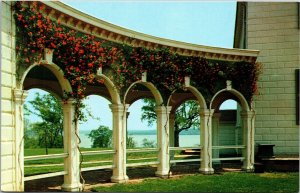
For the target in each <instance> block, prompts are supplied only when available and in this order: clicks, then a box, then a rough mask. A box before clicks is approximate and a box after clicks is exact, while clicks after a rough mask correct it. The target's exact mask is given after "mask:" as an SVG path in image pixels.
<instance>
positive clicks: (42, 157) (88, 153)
mask: <svg viewBox="0 0 300 193" xmlns="http://www.w3.org/2000/svg"><path fill="white" fill-rule="evenodd" d="M114 153H115V151H114V150H99V151H84V152H81V155H82V156H91V155H109V154H114ZM68 156H69V154H68V153H60V154H49V155H35V156H26V157H24V161H36V160H48V159H57V158H66V157H68ZM105 162H108V163H109V162H112V161H106V160H105V161H95V162H83V164H97V163H98V164H99V163H105ZM58 165H59V166H63V165H64V164H63V163H60V164H50V163H49V164H43V165H41V166H40V167H46V166H48V167H51V166H58ZM25 167H30V165H28V166H25ZM25 167H24V168H25ZM35 167H38V165H37V166H35ZM111 168H113V165H112V164H110V165H102V166H93V167H84V168H82V169H81V171H92V170H98V169H111ZM66 174H68V172H67V171H59V172H51V173H45V174H38V175H32V176H26V177H24V181H29V180H36V179H42V178H49V177H55V176H61V175H66Z"/></svg>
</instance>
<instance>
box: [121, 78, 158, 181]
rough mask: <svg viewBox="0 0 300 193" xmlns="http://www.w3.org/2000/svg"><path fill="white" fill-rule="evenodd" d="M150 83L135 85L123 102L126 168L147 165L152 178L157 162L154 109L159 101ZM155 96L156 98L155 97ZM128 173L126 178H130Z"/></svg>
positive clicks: (156, 132) (156, 133)
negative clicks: (124, 110) (125, 125)
mask: <svg viewBox="0 0 300 193" xmlns="http://www.w3.org/2000/svg"><path fill="white" fill-rule="evenodd" d="M153 92H155V90H154V87H153V85H150V83H142V84H139V83H137V84H135V85H133V86H132V87H130V90H128V92H127V95H126V98H125V100H124V101H125V102H126V104H130V106H129V108H128V113H127V150H126V152H127V166H129V167H130V166H137V165H149V166H150V167H151V169H150V170H151V171H152V172H151V173H149V175H150V176H154V175H155V174H154V173H155V168H154V167H152V165H157V164H158V163H159V162H158V149H157V147H158V141H159V139H158V131H157V114H156V111H155V107H156V106H157V104H160V103H161V101H157V99H160V98H161V97H158V96H160V95H159V93H158V91H157V93H155V94H154V93H153ZM155 95H156V97H155ZM132 175H134V174H131V173H130V172H129V173H128V177H129V178H130V177H132Z"/></svg>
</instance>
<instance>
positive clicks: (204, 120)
mask: <svg viewBox="0 0 300 193" xmlns="http://www.w3.org/2000/svg"><path fill="white" fill-rule="evenodd" d="M213 112H214V110H206V109H201V110H200V119H201V121H200V125H201V126H200V130H201V132H200V137H201V140H200V142H201V146H202V149H201V159H202V161H201V166H200V169H199V171H200V172H201V173H203V174H213V173H214V169H213V168H212V133H211V127H212V115H213Z"/></svg>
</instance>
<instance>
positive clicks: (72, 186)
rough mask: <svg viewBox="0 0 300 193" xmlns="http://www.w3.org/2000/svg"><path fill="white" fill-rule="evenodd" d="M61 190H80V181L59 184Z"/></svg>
mask: <svg viewBox="0 0 300 193" xmlns="http://www.w3.org/2000/svg"><path fill="white" fill-rule="evenodd" d="M61 190H62V191H64V192H81V191H82V184H81V183H74V184H63V185H61Z"/></svg>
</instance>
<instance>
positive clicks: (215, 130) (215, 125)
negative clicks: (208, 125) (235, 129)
mask: <svg viewBox="0 0 300 193" xmlns="http://www.w3.org/2000/svg"><path fill="white" fill-rule="evenodd" d="M220 117H221V113H219V112H218V113H214V115H213V117H212V135H213V141H212V144H213V146H218V145H219V136H220V134H219V133H220V129H219V125H220ZM219 157H220V155H219V150H218V149H215V150H213V158H219ZM215 163H220V161H215Z"/></svg>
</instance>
